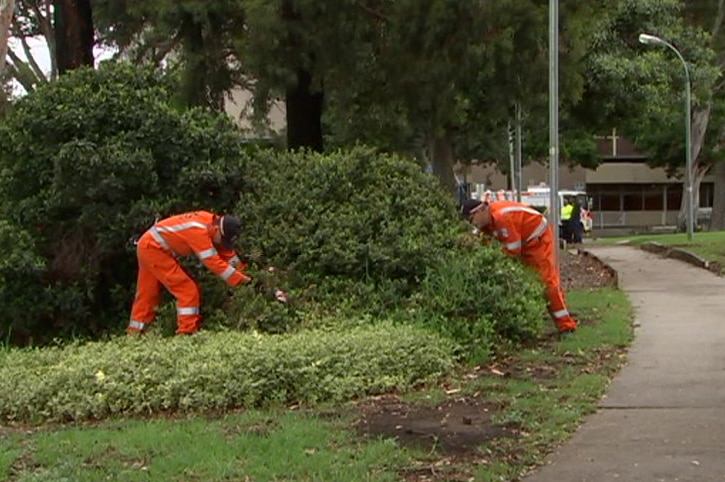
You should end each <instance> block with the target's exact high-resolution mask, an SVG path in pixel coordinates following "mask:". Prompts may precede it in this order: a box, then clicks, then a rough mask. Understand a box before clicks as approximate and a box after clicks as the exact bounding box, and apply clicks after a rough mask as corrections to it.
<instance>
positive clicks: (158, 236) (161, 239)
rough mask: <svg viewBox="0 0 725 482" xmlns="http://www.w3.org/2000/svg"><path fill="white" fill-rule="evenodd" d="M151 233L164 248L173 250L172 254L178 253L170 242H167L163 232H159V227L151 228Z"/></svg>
mask: <svg viewBox="0 0 725 482" xmlns="http://www.w3.org/2000/svg"><path fill="white" fill-rule="evenodd" d="M149 233H151V236H152V237H153V238H154V239H155V240H156V242H157V243H159V244H160V245H161V247H162V248H164V249H165V250H167V251H169V252H171V253H172V254H176V253H174V250H173V249H171V246H169V243H167V242H166V240H165V239H164V237H163V236H161V233H160V232H159V230H158V229H157V228H155V227H153V228H151V229H149Z"/></svg>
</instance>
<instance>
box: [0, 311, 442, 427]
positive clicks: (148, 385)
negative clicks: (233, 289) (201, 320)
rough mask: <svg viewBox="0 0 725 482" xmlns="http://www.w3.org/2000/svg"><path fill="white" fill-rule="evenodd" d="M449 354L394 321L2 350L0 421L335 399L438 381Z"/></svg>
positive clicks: (425, 334)
mask: <svg viewBox="0 0 725 482" xmlns="http://www.w3.org/2000/svg"><path fill="white" fill-rule="evenodd" d="M453 350H454V347H453V345H452V344H451V342H450V341H446V340H445V339H444V338H441V337H438V336H435V335H432V334H430V333H429V332H427V331H424V330H421V329H415V328H413V327H405V326H392V325H390V324H380V325H377V326H374V327H365V328H359V327H358V328H352V329H350V330H348V331H345V332H342V331H330V332H321V331H307V332H303V333H300V334H296V335H280V336H262V335H257V334H240V333H233V332H224V333H216V334H214V333H210V332H205V333H200V334H197V335H194V336H191V337H173V338H154V337H140V338H119V339H115V340H113V341H111V342H106V343H89V344H84V345H80V344H73V345H69V346H66V347H64V348H59V347H56V348H44V349H32V350H31V349H25V350H8V351H5V352H0V417H1V418H2V419H3V420H6V421H24V422H25V421H31V422H42V421H48V420H54V421H69V420H80V419H86V418H96V419H99V418H103V417H108V416H110V415H113V414H149V413H156V412H160V411H195V410H220V409H221V410H223V409H228V408H232V407H253V406H263V405H268V404H276V403H292V402H304V403H317V402H323V401H328V400H332V401H341V400H345V399H349V398H351V397H356V396H361V395H366V394H375V393H382V392H386V391H390V390H393V389H405V388H409V387H411V386H414V385H416V384H420V383H423V382H426V381H432V380H435V379H437V378H438V377H440V376H441V375H443V374H445V373H447V372H448V371H449V370H450V369H451V368H452V367H453V363H454V361H453V356H452V353H453Z"/></svg>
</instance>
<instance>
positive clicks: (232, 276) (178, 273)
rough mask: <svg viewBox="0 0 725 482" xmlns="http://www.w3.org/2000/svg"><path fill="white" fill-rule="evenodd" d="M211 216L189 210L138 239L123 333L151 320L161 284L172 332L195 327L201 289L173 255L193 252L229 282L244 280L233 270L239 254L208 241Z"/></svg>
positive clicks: (246, 279) (198, 323)
mask: <svg viewBox="0 0 725 482" xmlns="http://www.w3.org/2000/svg"><path fill="white" fill-rule="evenodd" d="M216 218H217V216H216V215H215V214H213V213H210V212H207V211H195V212H190V213H186V214H179V215H176V216H172V217H169V218H166V219H163V220H161V221H158V222H157V223H156V224H154V225H153V226H152V227H151V228H150V229H149V230H148V231H146V232H145V233H144V234H143V236H141V238H140V239H139V240H138V245H137V247H136V253H137V256H138V281H137V285H136V298H135V299H134V302H133V308H132V309H131V321H130V322H129V325H128V332H129V333H133V332H143V331H144V330H146V328H147V327H148V326H149V325H150V324H151V323H153V321H154V320H155V319H156V308H157V306H158V305H159V303H160V302H161V293H162V292H161V286H162V285H163V286H165V287H166V288H167V289H168V290H169V291H170V292H171V294H172V295H174V297H176V314H177V330H176V332H177V333H179V334H181V333H194V332H196V331H197V330H199V328H200V326H201V311H200V308H201V306H200V305H201V291H200V289H199V286H198V285H197V283H196V281H194V280H193V279H192V278H191V276H189V274H188V273H187V272H186V271H185V270H184V268H183V267H182V266H181V265H180V264H179V262H178V258H180V257H182V256H189V255H190V254H192V253H193V254H195V255H196V256H197V257H198V258H199V260H201V262H202V263H204V265H205V266H206V267H207V268H208V269H209V270H210V271H212V272H213V273H214V274H216V275H218V276H220V277H221V278H222V279H224V281H226V283H227V284H228V285H229V286H237V285H239V284H241V283H245V282H249V281H250V278H249V277H248V276H246V275H245V274H244V273H242V272H241V271H240V270H238V269H237V268H235V266H236V265H237V264H238V263H239V257H238V256H237V255H236V253H235V252H234V251H230V250H227V249H224V248H221V247H218V246H215V245H214V243H213V241H212V235H213V233H214V229H218V228H216V227H215V226H214V221H215V219H216Z"/></svg>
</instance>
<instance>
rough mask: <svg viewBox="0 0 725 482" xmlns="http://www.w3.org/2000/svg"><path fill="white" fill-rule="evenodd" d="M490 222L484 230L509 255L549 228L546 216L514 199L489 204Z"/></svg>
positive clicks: (519, 250) (523, 247) (517, 253)
mask: <svg viewBox="0 0 725 482" xmlns="http://www.w3.org/2000/svg"><path fill="white" fill-rule="evenodd" d="M489 209H491V224H490V225H489V226H487V227H486V229H485V230H484V232H486V233H487V234H490V235H492V236H493V237H494V238H496V239H497V240H499V241H500V242H501V243H502V244H503V245H504V251H505V252H506V253H508V254H510V255H519V254H521V252H522V250H525V249H526V245H527V244H528V243H530V242H531V241H533V240H535V239H537V238H539V237H540V236H541V235H542V234H544V233H545V232H546V231H547V229H548V228H549V222H548V221H547V220H546V217H545V216H544V215H543V214H541V213H540V212H539V211H537V210H536V209H534V208H532V207H531V206H527V205H526V204H522V203H517V202H514V201H494V202H492V203H490V204H489Z"/></svg>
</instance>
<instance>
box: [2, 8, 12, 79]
mask: <svg viewBox="0 0 725 482" xmlns="http://www.w3.org/2000/svg"><path fill="white" fill-rule="evenodd" d="M14 11H15V0H0V77H2V75H3V72H4V71H5V64H6V63H7V56H8V40H9V38H10V24H11V23H12V21H13V12H14Z"/></svg>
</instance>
